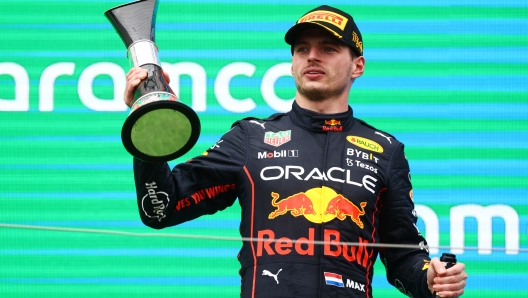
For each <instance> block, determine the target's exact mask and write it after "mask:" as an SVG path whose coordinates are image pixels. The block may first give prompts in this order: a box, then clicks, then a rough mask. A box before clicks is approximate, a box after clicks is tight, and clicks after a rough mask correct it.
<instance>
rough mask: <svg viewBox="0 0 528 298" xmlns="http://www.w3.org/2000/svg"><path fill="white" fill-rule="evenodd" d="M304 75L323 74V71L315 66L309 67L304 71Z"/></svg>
mask: <svg viewBox="0 0 528 298" xmlns="http://www.w3.org/2000/svg"><path fill="white" fill-rule="evenodd" d="M304 74H305V75H324V74H325V72H324V71H323V70H322V69H320V68H317V67H309V68H307V69H306V70H305V71H304Z"/></svg>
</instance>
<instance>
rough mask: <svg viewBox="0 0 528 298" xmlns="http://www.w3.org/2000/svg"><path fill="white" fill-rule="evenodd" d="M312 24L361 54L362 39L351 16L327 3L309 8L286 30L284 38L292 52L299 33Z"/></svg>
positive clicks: (357, 53)
mask: <svg viewBox="0 0 528 298" xmlns="http://www.w3.org/2000/svg"><path fill="white" fill-rule="evenodd" d="M314 24H315V25H317V26H320V27H321V28H324V29H326V30H328V31H329V32H330V33H332V34H333V35H335V36H336V37H337V39H339V40H340V41H342V42H344V43H346V44H347V45H348V46H350V48H351V49H352V51H353V52H354V53H355V54H356V55H358V56H363V39H362V38H361V32H359V29H358V27H357V26H356V23H354V19H353V18H352V16H351V15H349V14H348V13H346V12H344V11H342V10H339V9H337V8H334V7H331V6H328V5H322V6H319V7H317V8H314V9H312V10H310V11H309V12H307V13H306V14H304V15H303V16H302V17H301V18H300V19H299V20H298V21H297V23H295V25H293V26H292V27H291V28H290V30H288V32H286V35H285V36H284V39H285V40H286V43H287V44H289V45H291V46H292V54H293V45H294V44H295V40H296V39H297V36H298V35H299V33H301V31H303V30H305V29H307V28H308V27H313V25H314Z"/></svg>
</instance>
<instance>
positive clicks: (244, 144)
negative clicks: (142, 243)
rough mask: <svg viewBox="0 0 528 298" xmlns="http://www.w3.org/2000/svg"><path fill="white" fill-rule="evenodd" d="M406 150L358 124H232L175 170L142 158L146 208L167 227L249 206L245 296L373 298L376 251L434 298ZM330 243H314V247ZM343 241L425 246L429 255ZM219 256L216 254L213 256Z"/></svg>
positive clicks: (336, 118)
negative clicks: (428, 282)
mask: <svg viewBox="0 0 528 298" xmlns="http://www.w3.org/2000/svg"><path fill="white" fill-rule="evenodd" d="M403 149H404V145H403V144H402V143H400V142H399V141H398V140H396V139H395V138H394V137H393V136H392V135H390V134H388V133H386V132H383V131H380V130H377V129H375V128H374V127H372V126H370V125H368V124H366V123H365V122H363V121H361V120H359V119H357V118H354V117H353V112H352V109H351V108H349V110H348V112H345V113H339V114H317V113H315V112H312V111H308V110H305V109H302V108H300V107H299V106H298V105H297V104H296V103H295V102H294V103H293V107H292V110H291V111H290V112H288V113H280V114H274V115H272V116H271V117H269V118H267V119H256V118H246V119H244V120H241V121H237V122H235V123H234V124H233V126H232V128H231V130H230V131H228V132H227V133H226V134H225V135H223V136H222V138H221V139H220V140H218V142H216V144H214V145H213V146H211V148H210V149H208V150H207V151H206V152H204V153H203V154H202V155H201V156H198V157H196V158H193V159H191V160H190V161H188V162H186V163H182V164H179V165H177V166H176V167H174V169H172V171H171V169H170V168H169V166H168V164H167V163H149V162H144V161H141V160H138V159H134V175H135V181H136V189H137V198H138V207H139V211H140V216H141V220H142V221H143V223H145V224H146V225H147V226H149V227H152V228H155V229H161V228H165V227H169V226H173V225H177V224H180V223H183V222H186V221H189V220H192V219H195V218H197V217H199V216H202V215H205V214H213V213H215V212H217V211H219V210H223V209H225V208H227V207H229V206H231V205H232V204H233V203H234V202H235V201H236V199H237V198H238V202H239V203H240V205H241V208H242V218H241V223H240V234H241V236H242V237H251V238H259V240H258V241H254V242H244V243H243V245H242V248H241V250H240V253H239V256H238V259H239V261H240V264H241V269H240V276H241V277H242V285H241V294H240V295H241V297H372V276H373V269H374V267H373V265H374V262H375V261H376V258H377V256H378V253H379V254H380V257H381V260H382V262H383V263H384V264H385V266H386V268H387V278H388V280H389V282H390V283H391V284H392V285H394V286H395V287H396V288H398V289H399V290H400V291H401V292H403V293H404V294H406V295H408V296H411V297H429V296H431V293H430V292H429V290H428V289H427V282H426V272H427V270H426V269H427V267H428V264H429V263H428V261H429V260H430V259H429V254H428V251H427V243H426V242H425V239H424V238H423V237H422V235H421V234H420V232H419V231H418V229H417V227H416V221H417V217H416V212H415V211H414V203H413V200H412V185H411V181H410V179H411V175H410V171H409V165H408V162H407V159H406V157H405V154H404V150H403ZM313 240H315V241H322V240H324V241H326V244H324V245H315V244H313V243H311V242H310V241H313ZM343 242H359V243H380V242H381V243H399V244H412V245H417V246H418V245H419V244H420V245H422V247H423V248H422V249H393V248H381V249H378V248H375V247H366V246H361V245H358V246H351V245H346V244H345V243H343ZM211 256H214V252H213V251H212V252H211Z"/></svg>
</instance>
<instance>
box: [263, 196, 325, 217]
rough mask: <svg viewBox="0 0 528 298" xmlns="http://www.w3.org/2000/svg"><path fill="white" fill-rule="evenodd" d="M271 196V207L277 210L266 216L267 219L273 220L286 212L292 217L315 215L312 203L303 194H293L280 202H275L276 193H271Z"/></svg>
mask: <svg viewBox="0 0 528 298" xmlns="http://www.w3.org/2000/svg"><path fill="white" fill-rule="evenodd" d="M271 196H272V197H273V201H271V205H273V207H277V210H275V211H273V212H271V213H270V215H269V216H268V218H269V219H274V218H275V217H277V216H279V215H284V214H286V213H287V212H288V211H289V212H290V213H291V215H293V216H300V215H303V214H314V215H315V211H314V209H313V203H312V201H311V200H310V198H309V197H308V196H307V195H306V194H305V193H297V194H294V195H292V196H289V197H287V198H285V199H282V200H281V201H280V202H277V199H279V194H278V193H274V192H272V193H271Z"/></svg>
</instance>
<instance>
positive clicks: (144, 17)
mask: <svg viewBox="0 0 528 298" xmlns="http://www.w3.org/2000/svg"><path fill="white" fill-rule="evenodd" d="M157 9H158V1H157V0H141V1H136V2H131V3H128V4H123V5H120V6H117V7H115V8H112V9H110V10H108V11H106V12H105V13H104V14H105V16H106V17H107V18H108V20H109V21H110V23H112V26H113V27H114V28H115V30H116V32H117V34H118V35H119V36H120V37H121V39H122V40H123V42H124V44H125V46H126V48H127V56H128V59H129V61H130V65H131V66H134V67H135V66H139V67H141V68H144V69H146V70H148V77H147V78H146V79H144V80H142V81H141V83H140V84H139V87H138V89H137V91H136V93H135V94H134V100H135V101H134V103H133V104H132V107H131V111H130V114H129V115H128V117H127V119H126V120H125V123H124V125H123V129H122V130H121V140H122V141H123V145H124V146H125V149H126V150H127V151H128V152H129V153H130V154H132V155H133V156H135V157H137V158H139V159H141V160H144V161H150V162H157V161H169V160H172V159H175V158H178V157H180V156H182V155H183V154H185V153H187V152H188V151H189V150H190V149H191V148H192V147H193V146H194V144H195V143H196V141H197V140H198V136H199V135H200V120H199V119H198V116H197V115H196V113H195V112H194V111H193V110H192V109H191V108H190V107H188V106H186V105H185V104H183V103H180V102H178V98H177V97H176V95H175V94H174V93H173V91H172V89H171V88H170V86H169V85H168V84H167V83H166V81H165V80H164V78H163V75H162V71H161V63H160V60H159V56H158V47H157V46H156V44H155V43H154V39H155V38H154V35H155V34H154V32H155V23H156V12H157Z"/></svg>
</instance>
